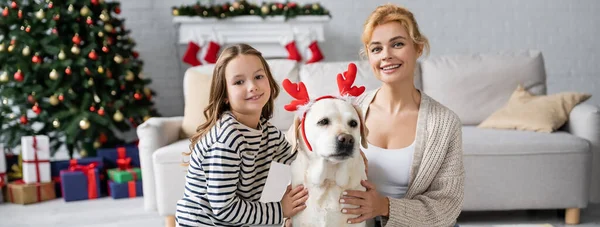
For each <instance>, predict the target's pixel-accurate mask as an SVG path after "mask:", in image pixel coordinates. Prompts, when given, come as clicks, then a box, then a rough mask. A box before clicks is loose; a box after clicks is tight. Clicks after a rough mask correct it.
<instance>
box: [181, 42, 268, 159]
mask: <svg viewBox="0 0 600 227" xmlns="http://www.w3.org/2000/svg"><path fill="white" fill-rule="evenodd" d="M240 55H254V56H256V57H258V58H259V59H260V62H261V63H262V66H263V68H264V70H265V74H266V75H265V76H266V77H267V78H268V80H269V86H270V87H271V96H270V97H269V101H268V102H267V104H266V105H265V106H264V107H263V109H262V112H261V117H263V118H265V119H270V118H271V117H272V116H273V110H274V108H275V98H277V95H279V86H278V85H277V82H275V79H273V75H272V74H271V70H270V69H269V65H268V64H267V61H266V60H265V59H264V58H263V56H262V54H261V53H260V52H259V51H258V50H256V49H254V48H253V47H251V46H250V45H247V44H243V43H242V44H236V45H233V46H230V47H227V48H226V49H224V50H223V52H222V53H221V54H220V55H219V59H217V63H216V64H215V69H214V71H213V76H212V82H211V86H210V95H209V98H208V106H206V108H205V109H204V117H205V118H206V122H204V123H203V124H201V125H200V126H198V128H197V129H196V134H194V135H193V136H192V137H191V138H190V141H191V142H192V143H191V145H190V153H187V155H189V154H191V150H193V148H194V146H195V145H196V143H198V140H200V138H202V136H204V135H205V134H206V133H208V131H210V129H211V128H212V127H213V126H214V125H215V124H216V123H217V121H218V120H219V118H220V117H221V115H223V113H224V112H225V111H228V110H230V109H231V107H230V106H229V104H228V103H225V100H226V99H227V82H226V80H225V69H226V68H227V65H228V64H229V62H230V61H231V60H232V59H234V58H235V57H237V56H240Z"/></svg>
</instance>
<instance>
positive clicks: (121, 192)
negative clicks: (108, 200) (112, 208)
mask: <svg viewBox="0 0 600 227" xmlns="http://www.w3.org/2000/svg"><path fill="white" fill-rule="evenodd" d="M108 187H109V188H110V196H111V197H113V199H123V198H132V197H143V196H144V192H143V190H142V181H141V180H139V181H130V182H127V183H116V182H113V181H109V182H108ZM130 187H135V196H133V194H131V195H130V191H129V190H130ZM132 191H133V190H132Z"/></svg>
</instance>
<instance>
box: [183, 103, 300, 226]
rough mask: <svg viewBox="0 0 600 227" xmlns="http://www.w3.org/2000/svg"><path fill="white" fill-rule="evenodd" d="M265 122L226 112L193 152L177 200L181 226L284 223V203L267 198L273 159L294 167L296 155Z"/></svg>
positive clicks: (282, 137)
mask: <svg viewBox="0 0 600 227" xmlns="http://www.w3.org/2000/svg"><path fill="white" fill-rule="evenodd" d="M291 149H292V147H291V146H290V144H289V143H288V142H287V141H286V140H285V135H284V134H283V133H282V132H281V131H279V130H278V129H277V128H275V126H273V125H271V124H270V123H268V121H267V120H266V119H264V118H262V119H261V120H260V125H259V128H258V129H253V128H250V127H247V126H245V125H244V124H242V123H239V122H238V121H237V120H236V119H235V118H234V116H233V115H232V114H231V113H230V112H226V113H224V114H223V115H222V117H221V118H220V119H219V121H217V123H216V124H215V126H213V127H212V128H211V130H210V131H209V132H208V133H207V134H206V135H205V136H204V137H202V139H200V140H199V141H198V143H197V144H196V145H195V147H194V148H193V151H192V155H191V158H190V162H189V164H190V165H189V166H188V173H187V175H186V183H185V192H184V196H183V198H182V199H180V200H179V201H178V202H177V212H176V214H175V217H176V220H177V223H178V224H179V226H248V225H273V224H281V223H283V210H282V207H281V203H280V202H269V203H263V202H260V201H259V199H260V197H261V194H262V191H263V188H264V186H265V182H266V180H267V175H268V173H269V169H270V167H271V161H276V162H279V163H283V164H287V165H289V164H291V162H292V161H293V160H294V159H295V158H296V153H295V152H292V151H291Z"/></svg>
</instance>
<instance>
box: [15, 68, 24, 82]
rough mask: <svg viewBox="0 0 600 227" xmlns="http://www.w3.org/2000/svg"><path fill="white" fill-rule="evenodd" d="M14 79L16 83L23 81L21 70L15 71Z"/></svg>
mask: <svg viewBox="0 0 600 227" xmlns="http://www.w3.org/2000/svg"><path fill="white" fill-rule="evenodd" d="M14 78H15V80H16V81H19V82H21V81H23V79H24V77H23V73H22V72H21V70H19V71H17V72H16V73H15V75H14Z"/></svg>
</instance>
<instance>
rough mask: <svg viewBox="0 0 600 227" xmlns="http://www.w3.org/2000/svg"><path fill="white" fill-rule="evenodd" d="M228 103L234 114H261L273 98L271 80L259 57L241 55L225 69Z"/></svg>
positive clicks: (232, 60)
mask: <svg viewBox="0 0 600 227" xmlns="http://www.w3.org/2000/svg"><path fill="white" fill-rule="evenodd" d="M225 80H226V83H227V102H228V103H229V105H230V107H231V110H232V111H233V112H237V113H241V114H244V115H256V114H261V111H262V109H263V107H264V106H265V104H267V102H268V101H269V97H270V96H271V87H270V85H269V79H268V78H267V75H266V71H265V69H264V67H263V64H262V62H261V61H260V59H259V58H258V57H257V56H254V55H246V54H241V55H239V56H237V57H235V58H233V59H231V61H230V62H229V63H228V64H227V67H226V68H225Z"/></svg>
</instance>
